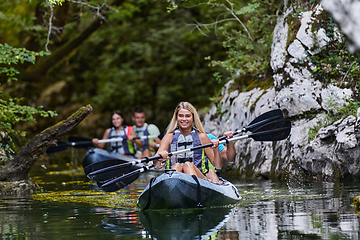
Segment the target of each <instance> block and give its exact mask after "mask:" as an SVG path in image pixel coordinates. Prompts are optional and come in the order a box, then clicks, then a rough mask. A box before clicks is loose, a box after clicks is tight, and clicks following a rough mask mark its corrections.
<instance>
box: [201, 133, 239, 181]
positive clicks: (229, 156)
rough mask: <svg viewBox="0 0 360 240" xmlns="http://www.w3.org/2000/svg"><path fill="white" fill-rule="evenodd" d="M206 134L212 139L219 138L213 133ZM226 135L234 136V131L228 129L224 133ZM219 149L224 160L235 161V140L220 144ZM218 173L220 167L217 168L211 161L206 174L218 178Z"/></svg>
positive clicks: (228, 136)
mask: <svg viewBox="0 0 360 240" xmlns="http://www.w3.org/2000/svg"><path fill="white" fill-rule="evenodd" d="M206 135H207V136H208V137H209V138H210V140H213V139H217V137H215V136H214V135H213V134H211V133H207V134H206ZM224 135H225V136H226V137H227V138H228V139H229V138H232V137H233V136H234V132H232V131H226V132H225V133H224ZM219 151H220V155H221V157H222V158H223V159H224V160H226V161H228V162H234V161H235V157H236V150H235V146H234V142H229V143H228V144H227V145H226V146H225V145H223V144H219ZM218 173H219V171H218V169H216V168H215V167H214V166H213V165H212V164H211V163H209V169H208V172H207V173H206V176H207V177H208V178H209V179H216V178H218Z"/></svg>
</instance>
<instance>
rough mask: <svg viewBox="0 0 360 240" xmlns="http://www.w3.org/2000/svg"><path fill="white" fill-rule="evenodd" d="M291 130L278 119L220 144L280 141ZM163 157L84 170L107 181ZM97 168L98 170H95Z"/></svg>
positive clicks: (89, 167)
mask: <svg viewBox="0 0 360 240" xmlns="http://www.w3.org/2000/svg"><path fill="white" fill-rule="evenodd" d="M290 131H291V122H290V120H278V121H273V122H270V123H267V124H265V125H263V126H262V127H261V128H258V129H257V130H256V131H255V132H254V133H251V134H248V135H242V136H238V137H233V138H230V139H226V140H222V141H220V142H219V144H225V143H227V142H233V141H237V140H241V139H245V138H252V139H254V140H255V141H278V140H283V139H285V138H287V137H288V135H289V134H290ZM212 145H213V144H212V143H208V144H205V145H200V146H196V147H192V148H187V149H183V150H180V151H176V152H171V153H169V157H171V156H172V155H178V154H181V153H185V152H190V151H194V150H197V149H201V148H207V147H211V146H212ZM161 158H162V157H161V156H160V155H157V156H153V157H150V158H145V159H139V160H136V161H133V162H130V163H123V164H117V165H113V166H109V167H105V168H98V166H99V165H100V162H98V163H94V164H91V165H89V166H87V167H86V168H85V169H84V170H85V174H86V175H87V177H88V178H89V179H92V180H94V181H106V180H109V179H112V178H113V177H116V176H119V175H122V174H127V173H128V169H129V166H132V165H135V164H138V163H144V162H149V161H152V160H157V159H161ZM105 161H106V160H105ZM108 161H111V160H108ZM107 165H109V164H107ZM94 166H95V167H94ZM146 167H147V166H145V168H146ZM96 168H97V169H98V170H94V169H96ZM138 170H139V169H138ZM144 170H146V169H144ZM136 171H137V170H136ZM139 171H141V170H139ZM125 178H126V177H125Z"/></svg>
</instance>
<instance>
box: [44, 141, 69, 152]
mask: <svg viewBox="0 0 360 240" xmlns="http://www.w3.org/2000/svg"><path fill="white" fill-rule="evenodd" d="M68 148H69V143H67V142H64V141H57V143H56V145H55V146H51V147H49V148H48V149H47V150H46V153H47V154H50V153H55V152H60V151H64V150H66V149H68Z"/></svg>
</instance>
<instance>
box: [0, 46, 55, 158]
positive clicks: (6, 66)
mask: <svg viewBox="0 0 360 240" xmlns="http://www.w3.org/2000/svg"><path fill="white" fill-rule="evenodd" d="M48 54H49V53H46V52H38V53H37V52H33V51H28V50H26V49H24V48H13V47H11V46H9V45H8V44H4V45H3V44H0V65H1V66H2V67H0V76H1V75H5V76H6V77H7V83H8V84H9V83H11V81H16V80H17V78H16V77H15V75H17V74H19V71H17V70H16V69H15V68H14V67H12V65H16V64H19V63H21V64H23V63H24V62H30V63H35V59H36V57H37V56H43V55H48ZM21 101H22V99H20V98H16V97H15V98H12V97H10V96H9V95H8V94H7V93H5V92H3V91H2V90H0V137H1V142H0V149H1V150H3V151H4V152H3V153H2V154H5V157H2V158H1V159H2V160H1V161H0V164H3V163H4V162H5V161H7V160H9V159H11V155H12V154H13V153H14V151H13V149H12V148H11V147H12V136H14V135H17V134H18V135H20V136H22V137H24V136H25V135H26V132H25V131H17V130H15V129H14V126H15V124H17V123H19V122H35V121H36V119H35V115H36V114H39V115H40V116H41V117H49V116H51V117H53V116H56V113H55V112H53V111H45V110H43V109H42V107H41V106H40V107H38V108H33V107H31V106H26V105H20V102H21Z"/></svg>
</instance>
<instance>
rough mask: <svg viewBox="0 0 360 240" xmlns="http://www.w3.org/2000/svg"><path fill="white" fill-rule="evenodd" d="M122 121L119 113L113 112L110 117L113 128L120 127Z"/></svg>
mask: <svg viewBox="0 0 360 240" xmlns="http://www.w3.org/2000/svg"><path fill="white" fill-rule="evenodd" d="M123 121H124V119H123V118H122V117H121V116H120V115H119V114H116V113H115V114H114V115H112V117H111V122H112V124H113V126H114V127H115V128H118V127H120V126H121V124H122V122H123Z"/></svg>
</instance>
